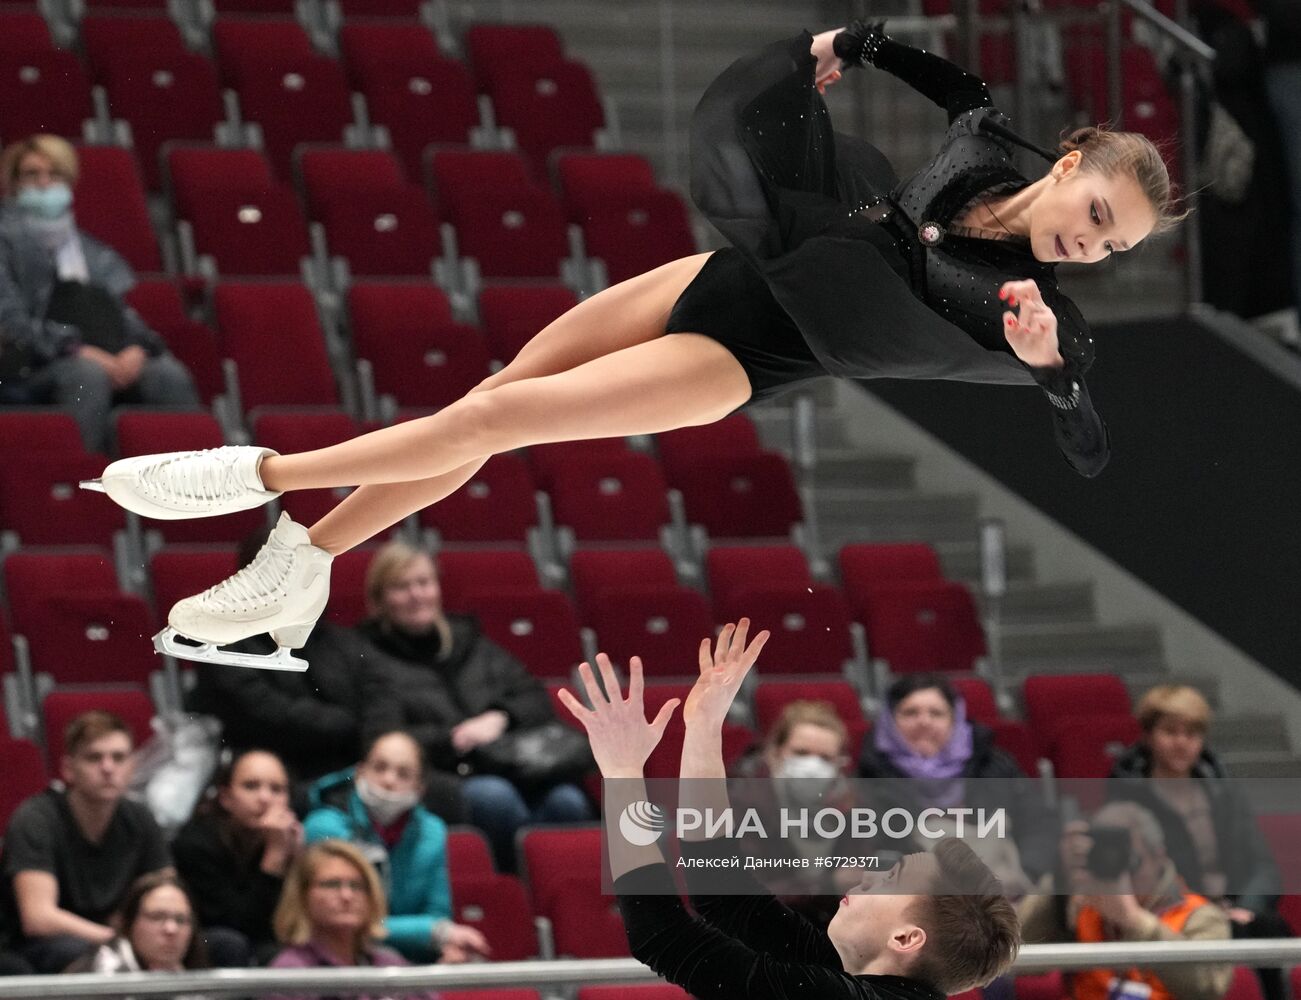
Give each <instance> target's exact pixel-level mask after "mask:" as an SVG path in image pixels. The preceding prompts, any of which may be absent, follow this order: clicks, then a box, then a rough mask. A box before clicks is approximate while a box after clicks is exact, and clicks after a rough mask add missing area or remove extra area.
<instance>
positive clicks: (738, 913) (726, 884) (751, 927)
mask: <svg viewBox="0 0 1301 1000" xmlns="http://www.w3.org/2000/svg"><path fill="white" fill-rule="evenodd" d="M729 845H731V842H730V841H727V840H700V841H688V840H682V841H679V843H678V847H679V850H680V851H681V852H682V857H683V858H685V859H691V860H697V859H699V860H708V859H711V858H716V857H722V856H728V855H732V854H735V853H736V852H735V847H734V846H729ZM685 871H686V877H687V891H688V892H689V893H690V894H691V905H692V907H693V908H694V909H695V911H696V912H697V913H698V914H700V916H701V917H703V918H704V919H705V920H706V921H707V922H708V923H709V924H711V925H712V926H714V927H717V928H718V929H719V930H720V931H722V932H723V933H724V934H726V935H728V936H729V937H733V938H736V939H737V940H738V941H740V942H741V943H743V944H745V945H748V946H749V947H751V948H753V949H754V950H755V951H763V952H767V953H768V954H770V955H773V956H775V957H777V958H780V959H781V960H783V961H786V962H798V963H801V964H808V965H822V966H826V967H827V968H830V969H835V970H839V969H840V968H841V962H840V955H839V954H838V953H837V951H836V949H835V946H834V945H832V943H831V940H830V938H828V937H827V935H826V933H825V932H824V931H821V930H819V929H818V928H816V927H814V926H813V924H811V923H810V922H809V921H808V920H806V919H805V918H804V917H802V916H800V915H799V914H798V913H796V912H795V911H794V910H792V909H791V908H790V907H788V906H786V905H785V904H783V903H781V902H779V901H778V900H777V899H776V897H774V896H773V895H772V893H770V892H769V891H768V890H767V889H765V888H764V887H763V886H762V885H761V884H760V883H759V882H758V881H757V880H756V879H755V878H753V877H752V876H750V875H748V874H746V873H745V872H744V871H742V870H741V869H738V868H713V867H699V868H687V869H685Z"/></svg>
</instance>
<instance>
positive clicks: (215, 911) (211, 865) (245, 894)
mask: <svg viewBox="0 0 1301 1000" xmlns="http://www.w3.org/2000/svg"><path fill="white" fill-rule="evenodd" d="M302 848H303V828H302V824H300V823H299V822H298V817H297V816H295V815H294V812H293V810H292V809H290V808H289V775H288V773H287V772H286V771H285V765H284V763H283V762H282V761H281V760H280V758H279V757H277V756H276V755H275V754H273V753H271V752H270V751H267V750H246V751H244V752H243V753H241V754H239V755H237V756H234V757H232V759H231V760H230V761H229V763H227V764H224V765H223V766H222V768H221V769H220V771H219V772H218V774H217V777H216V780H215V782H214V790H213V794H212V795H211V796H210V797H209V798H208V799H207V800H206V801H204V802H202V803H200V805H199V807H198V809H196V810H195V814H194V816H193V818H192V819H191V820H190V822H188V823H187V824H186V825H185V826H183V827H182V828H181V830H180V832H179V833H178V834H177V835H176V840H175V841H174V842H173V844H172V851H173V853H174V854H175V855H176V867H177V869H178V870H179V871H180V873H181V875H182V876H183V877H184V878H185V881H186V884H188V885H189V886H190V888H191V889H192V890H193V892H194V900H195V903H196V905H197V907H198V912H199V918H200V919H201V920H202V921H203V923H204V926H206V927H207V928H208V932H207V937H208V941H209V954H210V956H211V958H212V960H213V964H215V965H219V966H223V967H231V966H234V967H239V966H246V965H249V964H251V962H252V960H253V959H254V958H255V957H256V958H266V957H269V956H270V955H271V954H272V953H273V952H274V950H275V948H274V945H275V935H274V933H273V932H272V926H271V916H272V914H273V913H274V911H275V907H276V902H277V901H278V900H279V899H280V891H281V888H282V886H283V885H284V879H285V872H286V871H288V870H289V866H290V865H291V864H293V862H294V859H295V858H296V857H298V855H299V854H300V853H301V852H302Z"/></svg>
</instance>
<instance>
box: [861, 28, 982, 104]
mask: <svg viewBox="0 0 1301 1000" xmlns="http://www.w3.org/2000/svg"><path fill="white" fill-rule="evenodd" d="M872 65H873V66H875V67H876V68H877V69H883V70H885V71H886V72H887V73H889V74H890V75H891V76H896V77H898V78H899V79H900V80H902V81H903V82H904V83H906V84H908V86H910V87H912V88H913V90H915V91H917V93H919V94H921V95H922V96H923V97H926V98H928V99H930V100H932V101H934V102H935V103H936V104H938V105H939V106H940V107H942V108H944V110H945V111H947V112H948V113H949V121H950V122H952V121H953V119H955V118H957V117H958V115H960V114H962V113H963V112H965V111H972V110H974V109H976V108H987V107H990V106H992V105H993V103H994V100H993V98H992V97H990V95H989V88H988V87H987V86H986V85H985V81H984V80H982V79H981V78H980V77H978V76H974V75H972V74H971V73H968V72H967V71H966V70H964V69H962V68H960V67H958V66H955V65H954V64H953V63H951V62H949V61H948V60H947V59H945V58H944V57H943V56H937V55H936V54H935V53H933V52H927V51H926V50H925V49H919V48H915V47H914V46H912V45H904V44H903V43H902V42H896V41H895V40H894V39H892V38H889V37H887V36H884V35H883V36H881V38H880V40H879V41H878V43H877V44H876V45H875V46H874V47H873V56H872Z"/></svg>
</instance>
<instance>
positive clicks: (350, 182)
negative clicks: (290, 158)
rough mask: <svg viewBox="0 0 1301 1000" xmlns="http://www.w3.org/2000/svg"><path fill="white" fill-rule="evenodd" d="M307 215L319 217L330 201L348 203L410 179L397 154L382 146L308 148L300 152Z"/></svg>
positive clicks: (314, 217)
mask: <svg viewBox="0 0 1301 1000" xmlns="http://www.w3.org/2000/svg"><path fill="white" fill-rule="evenodd" d="M298 176H299V178H300V179H301V181H302V186H303V195H304V197H305V199H306V202H307V214H308V215H310V216H311V217H312V218H313V219H319V218H320V217H321V215H322V213H323V212H324V211H325V209H326V207H327V206H329V205H331V204H338V203H347V202H349V201H351V200H353V199H354V198H359V197H364V196H366V195H368V194H371V193H373V192H376V191H386V190H390V189H398V190H402V191H403V193H404V194H407V193H409V192H407V191H406V190H405V189H406V186H407V179H406V177H404V176H403V174H402V164H401V163H399V162H398V159H397V157H395V156H394V155H393V154H392V153H390V152H387V151H386V150H383V149H346V148H342V147H330V146H325V147H310V146H309V147H305V148H303V149H301V150H299V151H298Z"/></svg>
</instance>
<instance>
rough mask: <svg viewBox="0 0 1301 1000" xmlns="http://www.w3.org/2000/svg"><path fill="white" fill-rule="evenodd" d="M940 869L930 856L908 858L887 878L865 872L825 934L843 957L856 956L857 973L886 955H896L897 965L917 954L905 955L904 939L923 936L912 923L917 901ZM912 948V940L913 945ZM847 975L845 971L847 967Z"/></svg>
mask: <svg viewBox="0 0 1301 1000" xmlns="http://www.w3.org/2000/svg"><path fill="white" fill-rule="evenodd" d="M938 875H939V866H938V864H937V863H936V861H935V857H934V855H931V854H909V855H906V856H905V857H904V858H902V859H901V860H900V861H899V863H898V864H896V865H895V866H894V867H893V868H891V869H890V870H889V871H887V872H867V873H865V874H864V876H863V879H862V881H861V882H860V883H859V884H858V886H857V887H856V888H853V889H851V890H850V891H849V893H848V894H847V895H846V896H844V898H842V899H841V901H840V907H839V909H837V911H836V915H835V916H834V917H832V918H831V923H830V925H829V926H828V927H827V934H828V936H829V937H830V938H831V940H832V942H833V943H834V944H835V945H836V946H837V948H838V949H839V950H840V951H841V954H844V955H852V956H854V959H853V961H854V964H855V965H856V967H857V968H862V967H863V966H866V965H867V963H869V962H871V961H872V960H873V959H874V958H876V957H878V956H879V955H881V954H882V953H883V952H885V951H887V950H888V949H895V950H899V951H900V959H901V961H904V960H906V956H907V955H908V954H912V955H916V954H918V953H919V951H920V948H919V947H916V946H914V947H913V948H912V949H911V950H910V951H909V950H904V948H903V946H904V943H905V942H906V941H907V940H908V938H907V935H909V934H910V933H913V932H919V933H921V935H922V940H923V941H924V939H925V932H924V931H922V930H921V929H920V928H919V927H918V926H917V923H916V921H915V920H913V919H912V917H911V912H912V911H911V909H910V908H911V906H912V904H913V903H914V902H915V901H916V899H917V897H918V896H920V895H923V894H925V893H928V892H930V891H931V890H932V888H933V887H934V885H935V881H936V878H937V877H938ZM912 940H913V941H914V942H915V941H916V938H915V937H914V938H913V939H912ZM846 971H850V970H849V965H846Z"/></svg>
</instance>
